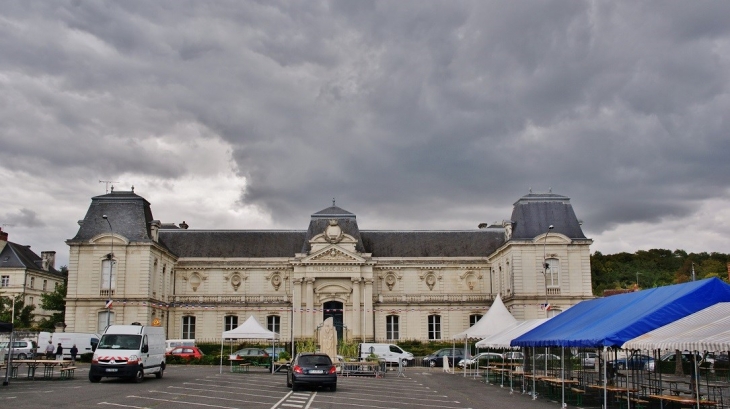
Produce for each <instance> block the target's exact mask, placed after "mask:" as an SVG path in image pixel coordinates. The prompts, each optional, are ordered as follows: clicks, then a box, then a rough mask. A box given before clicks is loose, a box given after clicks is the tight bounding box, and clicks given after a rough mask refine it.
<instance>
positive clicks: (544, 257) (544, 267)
mask: <svg viewBox="0 0 730 409" xmlns="http://www.w3.org/2000/svg"><path fill="white" fill-rule="evenodd" d="M553 227H554V226H553V225H552V224H551V225H550V226H548V229H547V231H546V232H545V238H544V239H543V242H542V276H543V279H544V281H545V318H549V317H548V287H547V269H548V268H549V267H550V265H549V264H548V262H547V254H546V253H545V248H546V247H547V238H548V234H550V230H552V229H553Z"/></svg>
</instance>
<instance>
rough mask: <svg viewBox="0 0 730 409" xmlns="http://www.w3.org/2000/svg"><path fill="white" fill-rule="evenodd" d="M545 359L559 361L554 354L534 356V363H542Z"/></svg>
mask: <svg viewBox="0 0 730 409" xmlns="http://www.w3.org/2000/svg"><path fill="white" fill-rule="evenodd" d="M545 359H547V360H548V361H560V357H559V356H557V355H555V354H537V355H535V362H543V361H545Z"/></svg>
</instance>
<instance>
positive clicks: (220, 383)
mask: <svg viewBox="0 0 730 409" xmlns="http://www.w3.org/2000/svg"><path fill="white" fill-rule="evenodd" d="M77 367H78V369H77V370H76V373H75V377H74V379H71V380H60V379H57V378H56V379H54V380H42V379H38V380H29V379H23V375H24V372H23V368H21V371H20V373H19V376H20V377H19V378H18V379H11V380H10V384H9V385H8V386H0V407H12V408H13V409H30V408H33V409H35V408H38V407H52V408H54V409H55V408H99V407H100V406H102V407H103V406H112V407H117V408H152V407H154V408H156V409H168V408H169V409H173V408H183V407H184V408H188V409H195V408H201V409H215V408H220V409H234V408H241V409H243V408H246V409H257V408H262V409H263V408H267V409H277V408H281V409H296V408H302V409H328V408H352V409H362V408H373V409H380V408H383V409H384V408H393V409H417V408H440V409H442V408H443V409H470V408H495V409H496V408H509V409H560V402H556V401H552V400H549V399H545V398H542V397H538V399H537V400H533V399H532V397H531V396H529V395H527V394H522V393H521V390H516V391H514V392H513V391H511V390H510V388H509V385H505V386H504V387H501V386H500V385H489V384H485V383H484V381H483V380H482V379H481V377H480V376H477V377H474V376H468V377H464V376H463V374H462V373H458V372H457V373H456V374H447V373H444V372H443V371H441V370H439V369H429V368H418V367H413V368H407V369H406V371H405V373H404V374H403V376H398V374H397V373H396V372H388V373H387V374H386V375H385V376H383V377H379V378H374V377H340V378H339V379H338V385H337V392H329V391H325V390H321V389H311V390H304V391H301V392H297V393H293V392H292V391H291V389H290V388H288V387H286V376H285V375H284V374H283V373H277V374H273V375H272V374H270V373H267V372H264V370H263V369H260V370H258V371H257V370H252V371H251V372H250V373H247V374H246V373H230V371H229V368H227V367H224V368H223V371H222V373H219V368H218V367H217V366H197V365H196V366H193V365H190V366H187V365H169V366H168V368H167V370H166V371H165V375H164V377H163V378H162V379H156V378H155V377H154V376H153V375H152V376H147V377H146V379H145V381H144V382H142V383H134V382H131V381H126V380H118V379H107V378H105V379H103V380H102V381H101V382H100V383H93V384H92V383H90V382H89V380H88V364H79V365H77ZM569 407H574V406H572V405H569Z"/></svg>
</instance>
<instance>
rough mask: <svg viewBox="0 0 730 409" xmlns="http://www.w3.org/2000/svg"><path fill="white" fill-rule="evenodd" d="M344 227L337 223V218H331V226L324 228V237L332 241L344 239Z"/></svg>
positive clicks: (336, 241)
mask: <svg viewBox="0 0 730 409" xmlns="http://www.w3.org/2000/svg"><path fill="white" fill-rule="evenodd" d="M342 235H343V233H342V228H341V227H340V226H339V224H338V223H337V220H335V219H331V220H330V221H329V226H327V228H326V229H325V230H324V237H325V239H327V241H328V242H330V243H339V242H340V241H341V240H342Z"/></svg>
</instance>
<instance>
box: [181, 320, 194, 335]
mask: <svg viewBox="0 0 730 409" xmlns="http://www.w3.org/2000/svg"><path fill="white" fill-rule="evenodd" d="M182 337H183V338H185V339H194V338H195V317H191V316H189V315H188V316H185V317H182Z"/></svg>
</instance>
